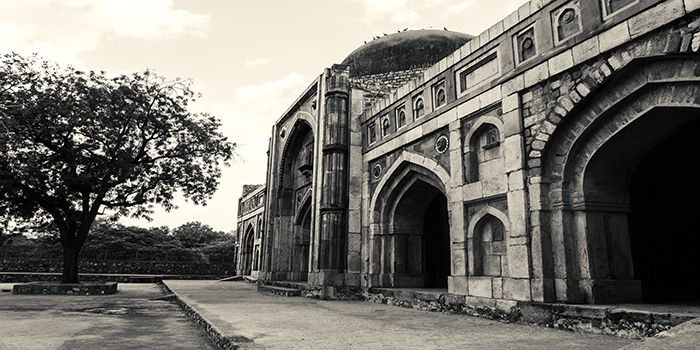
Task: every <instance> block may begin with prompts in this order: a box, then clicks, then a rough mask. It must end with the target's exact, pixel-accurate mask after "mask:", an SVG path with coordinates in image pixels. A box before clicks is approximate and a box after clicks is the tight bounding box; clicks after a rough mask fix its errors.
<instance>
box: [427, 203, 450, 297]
mask: <svg viewBox="0 0 700 350" xmlns="http://www.w3.org/2000/svg"><path fill="white" fill-rule="evenodd" d="M423 242H424V244H425V253H424V255H425V257H426V259H425V274H426V277H427V283H426V287H428V288H447V277H448V276H449V275H450V223H449V216H448V212H447V198H445V196H444V195H443V194H442V193H440V192H438V193H436V194H435V197H434V198H433V200H432V201H431V202H430V204H428V208H426V210H425V214H424V215H423Z"/></svg>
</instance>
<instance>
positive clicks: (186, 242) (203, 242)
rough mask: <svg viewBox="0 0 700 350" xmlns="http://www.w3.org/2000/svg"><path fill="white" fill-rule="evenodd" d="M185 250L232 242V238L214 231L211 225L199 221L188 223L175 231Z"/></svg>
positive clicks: (175, 235) (174, 233)
mask: <svg viewBox="0 0 700 350" xmlns="http://www.w3.org/2000/svg"><path fill="white" fill-rule="evenodd" d="M173 236H174V237H175V238H177V239H178V240H179V241H180V242H181V243H182V245H183V246H184V247H185V248H202V247H205V246H208V245H211V244H215V243H218V242H221V241H227V240H231V239H232V237H231V236H229V235H227V234H226V233H224V232H221V231H214V229H213V228H211V226H209V225H205V224H202V223H201V222H199V221H193V222H188V223H186V224H183V225H180V226H178V227H177V228H176V229H174V230H173Z"/></svg>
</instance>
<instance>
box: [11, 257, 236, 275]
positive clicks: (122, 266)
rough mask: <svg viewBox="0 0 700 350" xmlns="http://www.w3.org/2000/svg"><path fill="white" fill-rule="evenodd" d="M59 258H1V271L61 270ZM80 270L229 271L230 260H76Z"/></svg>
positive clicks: (219, 272) (178, 273)
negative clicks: (214, 262)
mask: <svg viewBox="0 0 700 350" xmlns="http://www.w3.org/2000/svg"><path fill="white" fill-rule="evenodd" d="M62 264H63V261H62V260H31V259H11V258H10V259H8V258H3V259H0V271H2V272H27V271H32V272H61V271H62V269H63V268H62ZM78 270H79V271H80V273H101V274H151V275H153V274H155V275H231V274H233V273H234V271H235V266H234V264H233V263H231V264H209V263H186V262H157V261H82V260H81V261H79V265H78Z"/></svg>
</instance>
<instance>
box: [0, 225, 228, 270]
mask: <svg viewBox="0 0 700 350" xmlns="http://www.w3.org/2000/svg"><path fill="white" fill-rule="evenodd" d="M0 237H2V239H0V249H2V250H5V251H10V250H22V251H25V252H29V253H30V254H31V251H36V252H37V255H39V254H38V253H39V252H45V251H59V250H60V248H61V241H60V236H59V234H58V231H57V230H55V228H52V225H47V226H40V227H23V228H16V229H14V230H13V231H12V232H8V231H7V230H5V231H4V232H3V233H2V234H0ZM234 248H235V236H234V235H233V234H230V233H226V232H223V231H216V230H214V229H213V228H212V227H211V226H209V225H206V224H202V223H201V222H198V221H194V222H188V223H186V224H183V225H181V226H179V227H177V228H175V229H172V230H171V229H169V228H168V227H167V226H161V227H151V228H142V227H137V226H125V225H121V224H119V223H111V222H108V221H100V220H98V221H96V222H95V223H94V224H93V225H92V228H91V230H90V234H89V235H88V238H87V241H86V242H85V251H84V252H82V253H81V255H83V254H84V255H87V256H89V257H90V258H93V259H100V258H103V259H117V260H129V259H136V258H135V256H136V257H139V258H138V260H163V259H165V258H164V257H167V256H170V259H173V256H177V257H178V258H179V259H183V260H197V261H200V260H202V259H205V260H208V259H209V258H210V257H211V258H215V260H216V261H221V260H222V259H221V258H222V257H224V256H229V257H231V260H232V257H233V252H234ZM107 252H108V253H109V256H108V255H107ZM139 252H140V253H141V254H140V255H139ZM98 253H102V254H103V255H98ZM231 263H233V261H231Z"/></svg>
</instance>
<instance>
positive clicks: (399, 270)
mask: <svg viewBox="0 0 700 350" xmlns="http://www.w3.org/2000/svg"><path fill="white" fill-rule="evenodd" d="M699 10H700V1H698V0H667V1H662V0H612V1H607V0H606V1H601V0H532V1H530V2H527V3H526V4H524V5H523V6H521V7H520V8H519V9H518V10H517V11H515V12H513V13H512V14H511V15H509V16H508V17H506V18H505V19H503V20H502V21H499V22H498V23H496V24H495V25H494V26H492V27H491V28H489V29H488V30H486V31H484V32H483V33H481V34H480V35H478V36H476V37H474V38H473V39H471V40H470V41H469V42H467V43H466V44H465V45H464V46H462V47H461V48H459V49H458V50H456V51H454V52H453V53H452V54H449V55H448V56H447V57H445V58H444V59H441V60H440V61H439V62H437V63H436V64H434V65H432V66H430V67H429V68H427V69H424V68H420V69H417V70H413V71H411V72H408V73H407V72H399V73H395V74H393V73H392V74H383V75H382V74H380V75H373V76H371V77H368V78H366V79H365V78H363V79H357V78H348V76H350V77H352V76H353V75H352V72H349V71H348V69H349V68H347V67H345V66H342V65H336V66H334V67H332V68H330V69H326V71H324V73H323V74H322V75H321V76H320V77H319V78H318V79H317V80H316V81H315V82H314V83H313V84H311V86H310V87H309V88H307V90H305V92H304V93H303V94H302V95H301V96H300V97H299V99H298V100H297V101H296V102H295V103H294V104H293V105H292V106H290V108H289V110H288V111H287V112H285V114H284V115H283V116H282V117H281V118H280V119H279V120H278V121H277V122H276V123H275V125H274V126H273V129H272V137H271V141H270V154H269V158H268V177H267V184H266V186H267V187H266V191H267V196H268V198H269V200H268V201H267V203H266V207H265V217H266V220H265V230H264V232H265V236H264V239H263V242H262V246H263V256H262V261H263V264H262V267H261V271H260V276H261V278H263V279H272V280H280V279H286V280H289V279H293V280H306V281H307V282H308V283H310V284H313V285H319V286H323V287H324V288H323V293H324V295H332V294H333V291H334V290H337V289H338V288H345V287H354V288H372V287H397V288H398V287H409V288H447V290H448V292H449V294H450V295H451V298H452V299H455V298H456V299H464V300H466V302H467V303H470V304H474V305H488V306H492V307H498V308H502V309H508V308H510V307H512V306H514V305H515V302H516V301H540V302H566V303H615V302H639V301H641V300H642V298H643V296H648V295H652V294H655V293H662V294H663V292H664V291H663V290H662V288H661V289H659V288H657V287H658V284H655V282H654V278H656V277H654V276H652V275H653V273H651V275H650V272H648V271H651V270H654V267H653V266H652V267H650V266H651V265H653V264H654V261H655V259H656V260H659V259H657V257H660V258H666V257H669V256H671V255H673V254H675V252H674V251H671V250H669V251H666V252H662V253H659V254H661V255H657V256H656V257H654V256H648V254H647V255H645V254H646V253H643V252H642V250H643V249H642V250H640V249H637V248H634V247H635V244H637V245H638V243H635V242H638V241H639V238H638V237H642V236H644V237H649V240H652V238H653V237H655V235H656V234H657V233H655V232H654V233H644V232H642V233H639V232H636V231H634V230H638V228H635V227H638V226H640V224H639V223H638V222H637V223H634V222H633V221H630V220H632V219H630V213H631V212H633V211H634V205H635V204H634V203H633V200H632V199H631V198H632V197H634V195H633V194H634V193H632V192H631V190H630V183H631V181H632V179H633V178H639V177H640V176H642V177H645V178H650V179H651V180H650V181H652V182H653V177H651V176H649V175H645V174H642V175H638V174H637V173H636V172H635V169H636V168H637V165H638V164H639V163H640V162H641V161H642V159H644V158H645V157H646V155H647V153H648V152H649V151H650V150H651V149H654V147H656V146H657V145H658V144H659V143H660V142H662V141H663V140H665V139H668V138H674V135H676V133H677V132H678V131H679V130H683V129H684V128H691V129H692V130H695V129H694V128H697V124H698V120H700V63H699V62H700V59H699V58H700V56H699V55H698V53H699V52H700V19H698V18H699V17H700V11H699ZM394 35H400V34H394ZM383 96H384V97H383ZM306 155H308V157H307V156H306ZM688 185H690V184H688ZM636 195H638V194H636ZM641 195H643V194H641ZM677 195H680V194H677ZM678 198H679V197H669V198H667V199H664V200H667V201H671V202H673V201H677V200H679V199H678ZM699 210H700V209H699ZM635 220H636V219H635ZM678 221H680V222H681V223H684V224H683V225H690V224H691V221H690V219H687V218H679V219H678ZM630 223H632V224H630ZM635 225H636V226H635ZM642 226H643V225H642ZM661 226H663V223H662V224H661ZM680 227H685V226H682V225H681V226H680ZM688 231H691V230H688ZM645 235H646V236H645ZM307 236H308V242H309V243H308V244H309V248H308V253H304V251H303V249H302V250H294V249H292V248H290V247H294V246H295V244H296V243H295V242H298V240H296V238H294V237H307ZM683 239H685V240H688V241H689V242H695V241H693V240H694V239H695V238H693V237H691V236H684V238H683ZM635 240H636V241H635ZM302 241H304V239H302ZM647 250H649V249H647ZM654 254H656V253H654ZM683 254H686V253H683ZM686 255H687V254H686ZM683 256H685V255H683ZM688 258H689V259H690V258H691V257H690V256H688ZM662 260H663V259H662ZM305 262H306V264H304V263H305ZM686 265H687V266H685V267H683V268H684V269H685V270H683V271H685V272H679V273H676V274H674V276H683V274H686V275H692V274H693V271H698V270H700V267H698V266H696V265H697V264H695V265H693V264H690V265H688V264H686ZM664 268H668V267H664ZM683 268H682V269H683ZM640 271H647V272H644V273H642V272H640ZM686 280H689V279H684V281H686ZM684 283H685V282H684ZM655 285H656V287H654V286H655ZM650 286H651V287H650ZM684 286H685V287H683V286H682V288H681V289H683V288H685V289H683V291H684V292H687V293H688V294H689V295H693V293H694V295H700V294H699V293H700V290H698V289H700V286H695V285H694V284H693V283H691V282H688V283H686V284H684ZM652 287H653V288H652ZM654 288H656V289H654Z"/></svg>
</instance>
